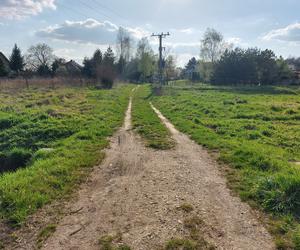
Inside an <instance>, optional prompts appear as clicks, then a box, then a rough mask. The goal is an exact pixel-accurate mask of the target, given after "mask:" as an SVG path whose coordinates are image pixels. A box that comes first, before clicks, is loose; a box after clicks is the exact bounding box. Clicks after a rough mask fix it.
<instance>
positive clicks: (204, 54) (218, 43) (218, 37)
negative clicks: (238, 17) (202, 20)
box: [200, 28, 226, 63]
mask: <svg viewBox="0 0 300 250" xmlns="http://www.w3.org/2000/svg"><path fill="white" fill-rule="evenodd" d="M225 47H226V44H225V42H224V39H223V35H222V34H221V33H220V32H218V31H216V30H215V29H211V28H208V29H207V30H206V32H205V34H204V37H203V39H202V40H201V54H200V55H201V58H202V59H203V60H204V61H208V62H211V63H214V62H216V61H217V60H219V58H220V57H221V55H222V53H223V52H224V51H225Z"/></svg>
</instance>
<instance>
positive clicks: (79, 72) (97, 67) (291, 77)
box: [0, 27, 300, 88]
mask: <svg viewBox="0 0 300 250" xmlns="http://www.w3.org/2000/svg"><path fill="white" fill-rule="evenodd" d="M157 62H158V56H157V54H155V53H154V51H153V49H152V47H151V45H150V42H149V40H148V39H147V38H142V39H141V40H139V41H138V42H137V44H136V43H135V41H134V40H133V39H132V37H131V36H130V34H129V32H128V31H127V30H126V29H124V28H121V27H120V28H119V31H118V34H117V38H116V46H115V49H114V50H113V49H112V47H108V48H107V49H106V50H105V51H101V50H100V49H97V50H95V52H94V53H93V55H91V56H90V57H85V58H84V60H83V63H82V64H83V65H82V66H81V65H79V64H77V63H75V62H74V61H70V62H66V60H65V59H63V58H58V57H56V56H55V55H54V52H53V49H52V48H51V47H50V46H49V45H47V44H44V43H43V44H37V45H34V46H31V47H30V48H29V49H28V50H27V53H26V55H25V56H23V55H22V52H21V50H20V48H19V47H18V46H17V45H15V46H14V48H13V50H12V53H11V55H10V57H9V67H10V69H11V72H10V73H9V72H8V71H7V67H5V65H4V64H3V61H1V58H0V76H7V75H10V76H12V77H14V76H20V75H21V76H24V77H25V78H29V77H32V76H33V75H39V76H42V77H55V76H70V75H71V76H73V77H80V78H86V79H88V80H89V81H90V82H92V83H94V84H98V83H101V84H102V85H103V86H104V87H107V88H110V87H111V86H112V84H113V82H114V81H115V80H116V79H119V80H122V81H130V82H156V81H157V80H158V63H157ZM163 66H164V78H165V79H166V80H167V81H168V80H176V79H181V78H187V79H189V80H191V81H202V82H207V83H212V84H255V85H265V84H275V83H298V82H299V79H297V78H299V77H298V76H300V73H299V74H296V73H295V72H300V58H298V59H297V58H289V59H286V60H285V59H283V58H282V57H277V56H276V55H275V53H274V52H273V51H272V50H269V49H266V50H261V49H258V48H247V49H244V48H239V47H236V48H234V46H233V45H232V44H229V43H227V42H226V41H225V40H224V38H223V35H222V34H221V33H220V32H218V31H216V30H214V29H207V31H206V32H205V34H204V36H203V38H202V40H201V44H200V59H199V60H197V59H196V58H195V57H193V58H191V59H190V60H189V61H188V63H187V64H186V66H185V67H184V68H183V69H181V68H178V67H177V66H176V58H175V57H174V56H172V55H170V53H169V51H168V50H166V51H165V54H164V59H163Z"/></svg>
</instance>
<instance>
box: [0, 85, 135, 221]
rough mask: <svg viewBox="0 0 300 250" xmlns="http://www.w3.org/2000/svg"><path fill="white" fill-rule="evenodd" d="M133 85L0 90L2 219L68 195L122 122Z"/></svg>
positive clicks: (17, 217) (19, 218)
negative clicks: (106, 88) (96, 87)
mask: <svg viewBox="0 0 300 250" xmlns="http://www.w3.org/2000/svg"><path fill="white" fill-rule="evenodd" d="M132 88H133V87H132V86H130V85H123V86H120V87H116V88H114V89H112V90H96V89H93V88H75V87H57V88H55V89H52V88H29V89H23V90H13V89H12V90H7V91H5V90H2V91H1V93H0V100H1V103H0V172H1V173H0V218H1V220H4V221H7V222H10V223H12V224H15V225H16V224H20V223H22V222H24V220H25V219H26V218H27V216H28V215H29V214H32V213H33V212H34V211H36V210H37V209H39V208H41V207H42V206H43V205H45V204H47V203H49V202H50V201H52V200H54V199H59V198H61V197H64V195H66V194H68V193H70V192H71V191H72V190H73V189H74V187H75V186H76V184H78V183H79V182H80V181H81V180H82V179H83V177H84V176H86V175H87V173H88V172H89V169H90V167H92V166H94V165H95V164H97V163H99V162H100V161H101V160H102V159H103V157H104V154H103V152H101V150H102V149H103V148H105V147H106V146H107V145H108V141H107V138H108V137H109V136H111V135H112V134H113V132H114V131H115V130H116V129H117V128H118V127H120V126H121V124H122V122H123V118H124V114H125V110H126V108H127V105H128V101H129V96H130V94H131V90H132Z"/></svg>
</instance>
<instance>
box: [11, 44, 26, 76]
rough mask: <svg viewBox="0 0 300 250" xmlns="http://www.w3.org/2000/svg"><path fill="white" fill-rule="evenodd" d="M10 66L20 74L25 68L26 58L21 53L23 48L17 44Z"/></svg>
mask: <svg viewBox="0 0 300 250" xmlns="http://www.w3.org/2000/svg"><path fill="white" fill-rule="evenodd" d="M9 66H10V68H11V70H13V71H15V72H16V73H17V74H19V73H20V72H21V71H22V70H23V68H24V58H23V56H22V54H21V49H20V48H18V46H17V44H15V46H14V48H13V50H12V53H11V55H10V57H9Z"/></svg>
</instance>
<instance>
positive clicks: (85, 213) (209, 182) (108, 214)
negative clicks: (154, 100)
mask: <svg viewBox="0 0 300 250" xmlns="http://www.w3.org/2000/svg"><path fill="white" fill-rule="evenodd" d="M153 108H154V107H153ZM154 110H155V112H156V113H157V114H158V116H159V117H160V118H161V120H162V121H163V123H164V124H165V125H166V126H167V127H168V128H169V129H170V131H171V133H172V135H173V137H174V139H175V140H176V142H177V145H176V148H175V149H174V150H168V151H155V150H152V149H149V148H145V147H144V144H143V143H142V141H141V140H140V138H139V137H138V136H137V135H135V134H134V133H133V131H132V130H131V122H130V121H131V101H130V104H129V107H128V110H127V113H126V118H125V124H124V126H123V127H122V128H121V129H120V130H119V131H118V132H117V133H116V135H115V136H114V137H113V138H112V140H111V147H110V148H109V149H107V152H106V155H107V157H106V159H105V161H104V162H103V164H101V165H100V166H98V167H95V169H94V171H93V172H92V174H91V177H90V178H89V180H88V182H87V183H85V184H83V185H82V187H81V189H80V190H79V194H78V197H77V198H76V199H75V200H73V201H72V202H70V204H69V205H68V210H69V211H70V213H69V214H68V215H66V216H65V217H64V218H63V219H62V221H61V222H60V224H59V225H58V226H57V230H56V232H55V233H54V234H53V235H52V236H51V237H50V238H49V239H48V240H47V241H46V243H45V244H44V247H43V249H49V250H50V249H51V250H53V249H72V250H75V249H80V250H82V249H89V250H90V249H99V244H98V240H99V238H100V237H102V236H104V235H115V234H118V235H122V237H120V238H122V239H120V240H121V241H122V242H123V243H124V244H127V245H129V246H130V247H131V248H132V249H135V250H143V249H145V250H146V249H147V250H148V249H149V250H150V249H151V250H152V249H153V250H155V249H161V248H162V246H164V244H165V242H166V241H168V240H169V239H171V238H172V237H182V236H183V235H184V234H185V231H184V228H183V225H182V220H183V217H184V215H183V214H182V212H180V211H179V210H178V207H179V206H180V205H182V204H184V203H185V204H190V205H192V206H193V208H194V211H195V213H197V215H198V216H199V217H200V218H201V219H202V220H203V221H204V223H205V228H204V230H203V234H204V237H205V238H206V239H207V240H208V241H209V242H211V243H213V244H214V245H215V246H216V247H217V248H218V249H247V250H250V249H274V245H273V243H272V239H271V237H270V235H269V234H268V233H267V231H266V230H265V229H264V227H262V226H261V225H260V223H259V222H258V221H257V219H256V217H255V215H254V214H253V213H252V212H251V209H250V208H249V206H248V205H246V204H244V203H242V202H241V201H240V199H239V198H236V197H233V196H232V195H231V194H230V191H229V189H228V188H227V187H226V181H225V179H224V178H223V177H222V175H221V174H220V173H219V171H218V166H217V163H216V162H215V161H214V160H212V159H211V157H210V156H209V155H208V153H207V152H206V151H205V150H203V149H202V148H201V147H200V146H199V145H197V144H196V143H194V142H192V141H191V140H190V139H189V138H188V137H187V136H185V135H183V134H182V133H180V132H178V131H177V130H176V129H175V128H174V126H173V125H172V124H171V123H170V122H169V121H168V120H167V119H165V118H164V117H163V116H162V114H161V113H160V112H159V111H158V110H157V109H155V108H154Z"/></svg>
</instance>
